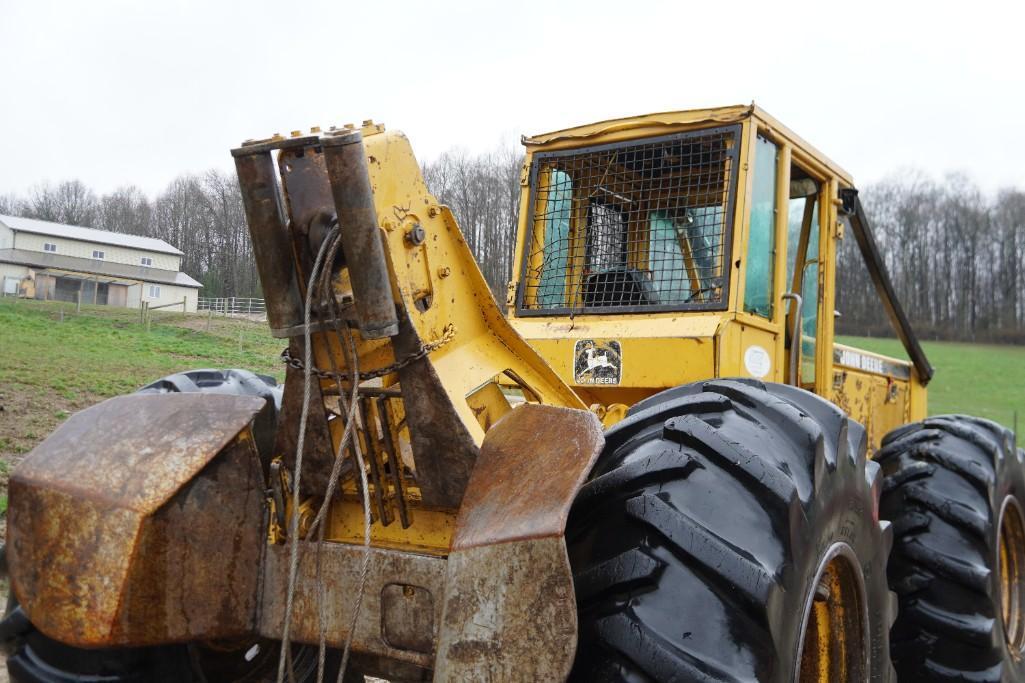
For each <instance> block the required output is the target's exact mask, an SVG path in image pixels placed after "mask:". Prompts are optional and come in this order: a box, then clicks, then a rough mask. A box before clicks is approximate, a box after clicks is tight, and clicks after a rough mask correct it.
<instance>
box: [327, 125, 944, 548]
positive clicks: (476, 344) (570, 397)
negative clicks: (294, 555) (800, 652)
mask: <svg viewBox="0 0 1025 683" xmlns="http://www.w3.org/2000/svg"><path fill="white" fill-rule="evenodd" d="M726 124H729V125H738V126H739V127H740V136H739V139H738V141H737V144H738V150H737V151H738V164H739V171H740V172H739V174H738V179H737V187H736V190H735V192H736V200H735V202H734V207H733V215H732V216H730V217H728V219H729V220H730V221H731V222H732V230H731V233H730V234H731V243H730V244H729V245H728V249H729V251H728V253H727V254H726V255H725V256H724V258H725V259H727V260H726V261H725V263H724V273H723V274H724V277H729V278H730V280H731V286H730V288H729V299H728V301H727V302H725V306H724V309H725V310H722V311H696V312H684V313H681V312H675V313H673V312H670V313H654V314H637V313H631V314H617V315H609V314H603V315H577V316H574V317H572V318H570V317H566V316H543V315H542V316H530V317H518V316H517V315H516V309H515V303H516V302H515V293H516V287H517V285H518V282H517V279H518V277H519V273H521V272H522V269H523V268H522V267H523V262H522V259H523V258H524V254H525V253H526V252H527V250H526V249H525V248H524V245H525V243H526V241H527V240H533V239H535V237H537V236H538V234H539V233H538V231H539V230H540V229H541V226H540V225H536V224H531V223H530V221H531V219H530V217H531V216H532V215H533V213H532V211H531V207H530V206H529V202H530V201H531V195H530V187H529V178H530V173H529V169H530V165H531V162H532V159H533V155H534V154H536V153H539V152H551V151H555V150H567V149H577V148H583V147H589V146H592V145H597V144H607V143H613V142H622V141H630V140H643V139H645V138H650V137H653V136H661V135H665V134H669V133H677V132H684V131H690V130H697V129H701V128H706V127H710V126H721V125H726ZM363 133H364V145H365V149H366V153H367V156H368V159H369V166H370V176H371V185H372V187H373V189H374V201H375V204H376V209H377V213H378V218H379V220H380V222H381V227H382V235H383V237H384V240H385V244H386V256H387V259H388V262H389V266H390V271H391V274H392V287H393V293H394V295H395V297H396V300H397V301H399V302H400V303H401V305H402V306H403V307H404V308H405V310H406V311H407V312H408V314H409V317H410V322H411V323H412V325H413V327H414V328H415V329H416V331H417V333H418V334H419V336H420V337H421V339H422V340H423V341H424V342H427V343H430V342H432V341H436V340H438V339H440V338H441V337H442V335H443V334H444V330H445V329H446V328H449V326H452V327H451V328H449V329H454V330H455V331H456V332H455V336H454V338H453V340H452V341H451V343H448V344H446V345H445V346H443V347H442V348H440V349H438V350H437V351H435V352H433V353H432V354H431V356H430V358H431V363H432V365H433V367H434V369H435V371H436V372H437V373H438V375H439V378H440V380H441V384H442V385H443V386H444V387H445V390H446V392H447V393H448V395H449V397H450V399H451V400H452V403H453V405H454V406H455V407H456V410H457V412H458V414H459V417H460V419H461V420H462V422H463V424H464V425H466V427H467V429H468V431H469V432H470V434H471V435H472V437H473V438H474V439H475V440H476V441H477V443H480V442H481V441H482V440H483V437H484V434H485V433H486V432H487V430H488V429H489V428H490V427H491V426H492V425H493V424H494V423H495V422H496V421H497V420H498V419H499V418H500V417H501V416H502V415H504V414H506V413H507V412H508V411H509V410H512V409H513V408H512V406H511V405H510V400H509V395H510V389H509V388H510V387H516V386H517V385H519V389H518V390H517V391H518V393H520V394H522V395H523V397H524V399H525V400H527V401H531V402H541V403H545V404H548V405H559V406H567V407H578V408H579V407H584V406H590V407H591V409H592V410H593V411H594V412H595V413H596V414H597V415H598V416H599V417H600V418H601V419H602V422H603V424H604V425H605V426H611V425H612V424H614V423H615V422H617V421H618V420H621V419H622V418H623V417H625V414H626V410H627V407H628V406H630V405H633V404H634V403H637V402H638V401H640V400H642V399H644V398H646V397H648V396H651V395H652V394H654V393H657V392H658V391H661V390H664V389H668V388H671V387H674V386H677V385H680V384H684V383H688V382H694V381H700V380H703V379H709V378H714V377H736V376H740V377H745V376H752V372H753V371H757V372H758V373H759V374H758V377H759V378H760V379H764V380H766V381H775V382H785V381H787V377H788V367H787V365H788V361H787V359H788V357H789V342H788V336H789V332H790V323H791V322H792V319H791V318H789V317H788V313H789V312H790V311H792V307H791V306H790V305H789V304H788V303H787V302H784V301H783V300H782V298H781V297H782V295H783V294H784V293H786V292H788V291H790V290H791V288H792V286H793V283H791V282H787V278H786V272H787V263H786V259H787V251H788V249H787V239H788V221H789V215H788V212H789V185H790V170H791V165H792V164H793V165H796V166H799V167H800V168H801V170H802V171H803V172H805V173H807V174H808V175H809V176H811V177H812V178H813V179H815V180H816V181H817V182H818V183H819V187H820V192H819V195H818V197H817V198H816V199H817V201H816V203H815V206H816V210H817V212H818V214H817V216H816V218H817V223H818V229H819V231H820V233H819V235H818V245H819V250H818V252H817V253H815V254H809V255H808V257H809V259H814V260H816V261H817V262H818V263H819V264H820V267H819V269H818V278H819V282H818V285H819V287H818V292H819V296H818V299H817V300H815V301H807V302H805V304H804V305H805V307H806V308H805V310H808V309H807V307H809V306H814V307H815V308H816V309H817V310H818V327H817V329H816V330H815V334H814V338H815V341H816V354H815V357H814V359H813V360H814V364H815V370H816V372H815V378H816V379H815V383H814V385H809V386H808V387H807V388H810V389H813V390H814V391H816V392H817V393H819V394H820V395H822V396H824V397H826V398H828V399H830V400H832V401H835V402H837V403H838V404H840V405H841V406H842V407H844V408H845V409H846V410H848V411H849V412H850V413H851V414H852V415H853V416H854V417H855V418H856V419H858V420H860V421H862V422H864V423H865V424H866V426H867V427H868V430H869V434H870V442H871V443H870V446H871V447H875V446H877V445H878V440H879V439H880V438H881V437H882V435H883V434H884V433H885V432H886V431H888V430H889V429H891V428H893V427H895V426H898V425H899V424H902V423H905V422H907V421H910V420H914V419H918V418H920V417H923V416H924V414H925V406H926V394H925V388H924V387H923V386H922V384H921V383H920V382H919V381H918V380H917V378H916V377H915V375H914V370H913V369H910V370H909V371H908V372H907V373H905V374H906V375H908V376H909V377H910V379H904V378H899V377H887V376H885V375H879V374H874V373H871V372H867V371H864V370H862V369H860V368H849V367H842V366H837V367H834V348H835V343H834V341H835V340H834V320H833V318H834V316H833V309H834V307H835V301H836V297H835V279H836V264H835V260H836V252H837V240H838V239H841V238H842V231H841V230H840V228H839V225H840V224H839V219H838V215H837V198H838V193H839V190H840V189H841V188H846V187H852V186H853V181H852V179H851V177H850V175H849V174H847V173H846V172H845V171H844V170H843V169H842V168H840V167H839V166H838V165H837V164H835V163H834V162H832V161H831V160H829V159H828V158H827V157H825V156H824V155H823V154H821V153H820V152H819V151H818V150H816V149H815V148H814V147H812V146H811V145H809V144H808V143H807V142H805V141H804V140H802V139H801V138H800V137H798V136H797V135H795V134H794V133H793V132H792V131H790V130H789V129H788V128H786V127H785V126H783V125H782V124H780V123H779V122H778V121H776V120H775V119H774V118H772V117H771V116H769V115H768V114H767V113H765V112H764V111H763V110H761V109H759V108H758V107H755V106H754V105H750V106H733V107H722V108H718V109H701V110H695V111H687V112H667V113H661V114H649V115H645V116H638V117H632V118H626V119H617V120H613V121H603V122H599V123H594V124H590V125H585V126H579V127H576V128H570V129H566V130H561V131H555V132H552V133H547V134H544V135H538V136H533V137H528V138H524V139H523V142H524V145H525V147H526V160H525V164H524V169H523V173H522V175H521V197H520V224H519V229H518V232H517V245H516V251H515V254H514V270H513V273H514V275H513V278H514V279H513V281H512V282H511V283H510V286H509V290H508V297H507V300H506V302H505V305H506V308H507V313H508V319H507V318H506V317H505V316H503V315H502V312H501V310H500V309H499V308H498V306H497V305H496V304H495V302H494V300H493V299H492V296H491V293H490V291H489V289H488V287H487V284H486V283H485V281H484V279H483V277H482V276H481V274H480V271H479V269H478V267H477V264H476V262H475V261H474V259H473V256H472V255H471V253H470V251H469V249H468V247H467V245H466V242H465V241H464V239H463V237H462V234H461V233H460V231H459V228H458V227H457V225H456V222H455V219H454V217H453V215H452V213H451V211H449V209H448V208H447V207H445V206H442V205H440V204H439V203H438V202H437V200H436V199H435V198H434V197H433V196H431V195H430V193H429V192H428V191H427V188H426V186H425V184H424V182H423V179H422V177H421V174H420V169H419V166H418V164H417V161H416V159H415V157H414V156H413V152H412V149H411V147H410V144H409V142H408V140H407V139H406V138H405V137H404V136H403V135H402V134H401V133H398V132H393V131H385V129H384V127H383V126H381V125H377V124H375V125H374V126H372V127H369V128H364V129H363ZM759 136H761V137H763V138H765V139H767V140H769V141H771V142H772V143H774V144H775V145H776V147H777V150H778V157H777V161H776V164H777V166H776V177H777V183H778V184H777V188H776V207H777V213H776V218H775V224H774V233H775V234H774V237H775V239H774V245H775V250H774V253H773V262H772V267H773V271H772V272H773V279H772V284H773V299H772V301H773V306H772V313H771V316H770V317H762V316H759V315H755V314H751V313H747V312H744V310H743V301H744V289H745V285H746V283H745V281H744V278H745V270H746V269H745V267H744V265H745V264H744V263H743V259H744V256H745V254H746V245H747V243H748V240H749V231H750V225H749V214H750V205H751V192H752V190H751V188H752V186H753V173H754V168H753V167H754V164H753V163H751V162H752V160H753V154H754V149H755V145H756V141H757V138H758V137H759ZM544 172H546V171H544ZM546 200H547V198H546V197H543V196H539V197H537V198H536V199H535V201H537V202H539V203H540V204H542V205H543V203H544V202H545V201H546ZM541 208H543V206H542V207H541ZM573 211H574V213H573V216H572V219H571V222H572V223H573V224H574V225H583V224H584V221H585V220H586V216H585V215H584V212H585V211H586V208H585V207H584V205H583V203H582V202H576V203H575V208H574V209H573ZM812 224H813V225H814V222H813V223H812ZM414 226H419V227H420V228H422V229H423V230H424V231H425V233H426V235H427V238H426V240H424V241H423V242H421V243H414V241H413V240H409V239H408V238H407V234H408V233H409V231H410V230H411V229H412V228H413V227H414ZM573 234H574V238H573V243H572V246H571V249H573V250H574V251H581V250H583V249H584V240H583V231H582V230H577V231H576V232H575V233H573ZM643 252H644V250H643V249H641V250H639V251H638V252H637V253H636V254H632V255H631V256H630V258H631V263H633V262H634V261H637V262H638V263H640V261H643V259H644V258H645V255H644V253H643ZM579 260H580V259H573V258H570V259H567V261H568V263H573V262H575V261H579ZM533 265H534V266H535V267H536V266H538V265H539V264H536V263H535V264H533ZM642 265H643V264H642ZM571 275H572V274H570V273H567V275H566V276H567V277H570V276H571ZM797 280H799V278H797ZM336 286H337V287H339V288H340V289H345V288H346V283H345V282H344V281H343V282H339V283H336ZM578 303H579V302H578ZM586 341H591V342H599V343H601V342H610V341H615V342H618V343H619V347H620V354H621V358H622V372H621V377H620V381H619V382H618V384H615V385H594V384H587V383H585V382H584V381H577V380H578V378H577V377H576V376H575V373H574V363H575V357H576V347H577V344H578V343H582V342H586ZM357 342H358V343H357V347H358V348H357V353H358V355H359V358H360V364H361V367H362V368H363V369H364V370H367V369H373V368H376V367H381V366H383V365H387V364H389V363H391V362H393V361H394V358H393V356H392V352H391V350H390V346H389V345H388V344H387V343H386V342H385V341H368V340H362V339H358V337H357ZM314 346H315V348H314V353H315V357H316V362H317V365H318V366H320V367H329V366H330V363H331V361H332V360H334V362H335V363H337V364H338V365H339V366H344V361H343V359H344V353H343V352H342V349H341V348H339V347H338V346H337V344H336V342H334V341H332V340H330V339H327V338H325V337H322V336H321V335H315V337H314ZM756 347H760V349H761V351H759V349H758V348H756ZM762 351H764V353H762ZM752 352H754V353H755V354H756V355H757V356H758V357H760V358H763V359H764V358H768V362H767V363H762V364H757V363H756V364H752V363H750V362H747V361H746V359H748V357H749V354H751V353H752ZM889 362H892V363H897V364H898V365H899V364H900V361H893V360H892V359H889ZM905 366H906V364H905ZM905 366H901V367H905ZM507 371H508V372H507ZM582 379H583V378H582ZM394 381H395V378H394V377H385V378H384V379H383V381H382V386H385V387H386V386H389V385H390V384H392V383H394ZM324 386H325V388H329V387H328V386H327V384H325V385H324ZM500 387H501V388H500ZM513 402H514V403H517V402H518V399H517V400H514V401H513ZM331 431H332V435H333V438H334V439H335V444H336V445H337V443H338V440H339V439H340V437H341V421H338V420H336V421H334V423H333V424H332V425H331ZM399 440H400V441H401V442H402V443H400V444H399V446H400V450H402V454H403V459H404V460H405V459H406V458H407V456H409V454H410V450H409V446H408V436H407V435H405V434H400V439H399ZM408 464H412V463H411V462H410V463H408ZM411 496H412V499H411V500H412V503H411V504H412V506H413V510H412V513H413V524H412V526H411V527H410V528H409V529H405V530H403V529H402V528H401V526H400V525H397V524H391V525H389V526H382V525H381V524H380V521H375V524H374V526H373V529H372V534H373V542H374V544H375V545H377V546H380V547H391V548H406V549H413V550H416V551H418V552H428V553H437V554H444V553H445V552H447V549H448V546H449V543H450V540H451V531H452V523H453V520H454V514H455V511H453V510H432V509H426V508H423V507H422V506H419V505H418V503H417V491H416V490H415V489H414V490H413V491H412V492H411ZM361 516H362V512H361V508H360V502H359V500H358V498H357V497H356V495H355V490H354V489H350V490H346V491H343V492H342V497H341V500H340V501H339V502H338V503H337V505H336V506H335V509H334V510H333V512H332V516H331V523H330V524H329V526H328V536H329V537H330V538H332V539H334V540H343V541H348V542H352V543H359V542H361V540H362V528H361V527H360V526H359V524H358V522H359V520H360V519H361Z"/></svg>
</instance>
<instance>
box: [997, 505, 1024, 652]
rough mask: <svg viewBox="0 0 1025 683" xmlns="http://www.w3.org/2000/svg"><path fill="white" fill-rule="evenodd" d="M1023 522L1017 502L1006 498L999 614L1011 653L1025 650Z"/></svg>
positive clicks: (1003, 511)
mask: <svg viewBox="0 0 1025 683" xmlns="http://www.w3.org/2000/svg"><path fill="white" fill-rule="evenodd" d="M1023 581H1025V522H1023V521H1022V514H1021V508H1020V507H1019V506H1018V501H1016V500H1015V499H1014V498H1013V497H1011V496H1008V497H1007V498H1006V499H1005V500H1004V504H1003V506H1002V507H1001V509H1000V612H1001V614H1002V616H1003V619H1004V638H1006V639H1007V645H1008V647H1010V648H1011V651H1012V652H1021V651H1022V650H1023V649H1025V587H1023V585H1022V583H1023Z"/></svg>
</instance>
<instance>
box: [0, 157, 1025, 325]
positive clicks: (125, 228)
mask: <svg viewBox="0 0 1025 683" xmlns="http://www.w3.org/2000/svg"><path fill="white" fill-rule="evenodd" d="M521 165H522V156H521V155H520V153H519V151H518V150H512V149H498V150H495V151H491V152H487V153H483V154H471V153H467V152H465V151H450V152H446V153H445V154H442V155H441V156H440V157H438V158H437V159H434V160H433V161H430V162H428V163H425V164H424V165H423V167H422V170H423V174H424V178H425V179H426V181H427V184H428V186H429V187H430V188H431V191H432V192H434V194H436V195H437V196H438V198H439V200H440V201H441V202H443V203H445V204H447V205H448V206H450V207H451V208H452V211H453V212H454V214H455V216H456V218H457V219H458V221H459V225H460V227H461V228H462V230H463V233H464V235H465V236H466V241H467V243H468V244H469V246H470V248H471V249H472V250H473V252H474V254H475V255H476V257H477V260H478V262H479V263H480V267H481V271H482V272H483V273H484V276H485V278H487V281H488V283H489V285H490V287H491V289H492V291H493V292H494V294H495V297H496V298H497V299H498V300H499V302H500V303H501V302H504V300H505V294H506V284H507V283H508V281H509V279H510V274H511V271H512V260H513V250H514V248H515V241H516V222H517V215H518V212H519V192H520V184H519V183H520V171H521ZM861 197H862V201H863V202H864V204H865V206H866V209H867V211H868V213H869V216H870V218H871V221H872V224H873V227H874V229H875V234H876V239H877V241H878V242H879V246H880V249H881V251H882V253H883V255H884V258H885V260H886V265H887V267H888V269H889V271H890V274H891V277H892V279H893V283H894V287H895V289H896V290H897V293H898V295H899V296H900V298H901V301H902V303H903V304H904V307H905V309H906V310H907V313H908V316H909V317H910V318H911V320H912V322H913V323H914V325H915V327H916V328H917V329H918V331H919V334H920V335H921V336H922V337H924V338H933V339H965V340H976V341H998V342H1015V343H1020V342H1025V272H1023V265H1025V191H1022V190H1018V189H1007V190H1003V191H1000V192H998V193H996V194H995V195H987V194H986V193H984V192H982V190H981V189H980V188H979V187H978V186H977V185H976V184H975V183H974V182H972V180H971V179H969V178H968V177H966V176H964V175H961V174H954V175H949V176H946V177H944V178H942V179H940V180H936V179H934V178H931V177H929V176H927V175H925V174H923V173H921V172H918V171H909V172H904V173H901V174H899V175H895V176H892V177H890V178H887V179H885V180H883V181H882V182H879V183H876V184H874V185H871V186H868V187H866V188H864V189H863V191H862V193H861ZM0 214H10V215H21V216H26V217H30V218H39V219H42V220H49V221H55V222H58V223H68V224H73V225H85V226H90V227H96V228H101V229H104V230H113V231H115V232H124V233H131V234H137V235H147V236H151V237H159V238H160V239H163V240H166V241H167V242H169V243H171V244H173V245H175V246H176V247H178V248H179V249H181V250H182V251H183V252H184V253H185V256H184V258H183V263H182V269H183V270H184V271H185V272H186V273H188V274H189V275H192V276H193V277H195V278H197V279H198V280H200V281H201V282H202V283H203V285H204V289H203V295H204V296H261V294H260V289H259V282H258V280H257V276H256V271H255V268H254V265H253V256H252V247H251V245H250V242H249V233H248V231H247V229H246V224H245V213H244V211H243V208H242V200H241V195H240V192H239V188H238V183H237V181H236V179H235V177H234V176H233V175H231V174H228V173H223V172H221V171H208V172H207V173H204V174H201V175H183V176H180V177H178V178H176V179H175V180H174V181H172V182H171V183H170V184H169V185H168V186H167V188H166V189H165V190H164V191H163V192H161V193H160V194H158V195H157V196H156V197H155V198H153V199H150V198H148V197H147V196H146V195H145V194H144V193H143V192H141V191H140V190H139V189H138V188H136V187H132V186H127V187H123V188H120V189H118V190H115V191H114V192H111V193H109V194H104V195H98V194H96V193H95V192H93V191H92V190H91V189H90V188H89V187H88V186H86V185H85V184H84V183H82V182H80V181H77V180H73V181H67V182H62V183H59V184H55V185H54V184H44V185H40V186H38V187H36V188H34V189H33V190H32V191H30V192H28V193H27V194H26V195H24V196H12V195H6V196H5V195H0ZM837 287H838V293H837V294H838V296H837V302H838V306H837V308H838V310H839V312H840V314H841V315H840V318H839V319H838V321H837V329H838V331H839V332H841V333H847V334H870V335H877V336H888V335H891V334H892V331H891V330H890V327H889V323H888V321H887V319H886V316H885V313H884V311H883V309H882V307H881V306H880V305H879V303H878V298H877V297H876V294H875V290H874V288H873V286H872V283H871V281H870V280H869V279H868V276H867V273H866V271H865V268H864V265H863V264H862V261H861V255H860V253H859V252H858V248H857V244H856V242H855V240H854V238H853V235H848V236H847V238H846V239H844V240H843V242H842V243H841V246H840V250H839V275H838V284H837Z"/></svg>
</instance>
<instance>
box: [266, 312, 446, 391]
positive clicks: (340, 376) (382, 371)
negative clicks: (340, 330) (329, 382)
mask: <svg viewBox="0 0 1025 683" xmlns="http://www.w3.org/2000/svg"><path fill="white" fill-rule="evenodd" d="M455 336H456V326H455V325H453V324H452V323H449V324H448V325H445V329H444V331H443V333H442V335H441V339H438V340H436V341H432V342H430V343H428V344H423V345H421V346H420V350H419V351H417V352H416V353H411V354H410V355H408V356H406V357H405V358H403V359H402V360H399V361H396V362H394V363H392V364H391V365H386V366H385V367H383V368H378V369H377V370H368V371H366V372H362V371H361V372H360V373H359V378H360V381H361V382H362V381H363V380H367V379H377V378H379V377H384V376H385V375H390V374H392V373H393V372H398V371H399V370H401V369H402V368H404V367H406V366H407V365H409V364H410V363H414V362H416V361H418V360H420V359H421V358H426V357H427V355H428V354H430V353H431V352H432V351H437V350H438V349H440V348H441V347H442V346H444V345H445V344H448V343H449V342H450V341H452V339H453V338H454V337H455ZM281 361H282V362H283V363H285V365H287V366H288V367H290V368H294V369H295V370H305V369H306V364H305V363H304V362H303V361H302V359H301V358H296V357H295V356H293V355H292V354H291V352H290V351H289V350H288V347H287V346H286V347H285V350H284V351H282V352H281ZM310 372H311V373H313V374H314V375H316V376H317V377H319V378H320V379H333V380H338V381H341V382H347V381H349V379H351V377H350V376H349V375H348V374H346V373H344V372H330V371H328V370H321V369H320V368H318V367H317V366H313V367H311V368H310Z"/></svg>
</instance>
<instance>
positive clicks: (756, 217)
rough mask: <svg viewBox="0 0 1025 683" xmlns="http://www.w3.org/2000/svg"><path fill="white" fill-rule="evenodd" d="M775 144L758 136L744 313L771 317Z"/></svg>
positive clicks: (749, 222)
mask: <svg viewBox="0 0 1025 683" xmlns="http://www.w3.org/2000/svg"><path fill="white" fill-rule="evenodd" d="M776 158H777V148H776V145H775V144H773V143H772V142H770V141H769V140H766V139H765V138H763V137H761V136H758V139H757V141H756V143H755V157H754V182H753V184H752V187H751V210H750V213H749V214H748V226H749V227H748V239H747V268H746V270H745V282H746V284H745V285H744V310H745V311H746V312H748V313H754V314H755V315H759V316H762V317H765V318H771V317H772V298H773V291H772V279H773V277H772V275H773V272H772V270H773V269H772V261H773V254H774V252H775V249H776V244H775V236H776V229H775V225H776Z"/></svg>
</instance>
